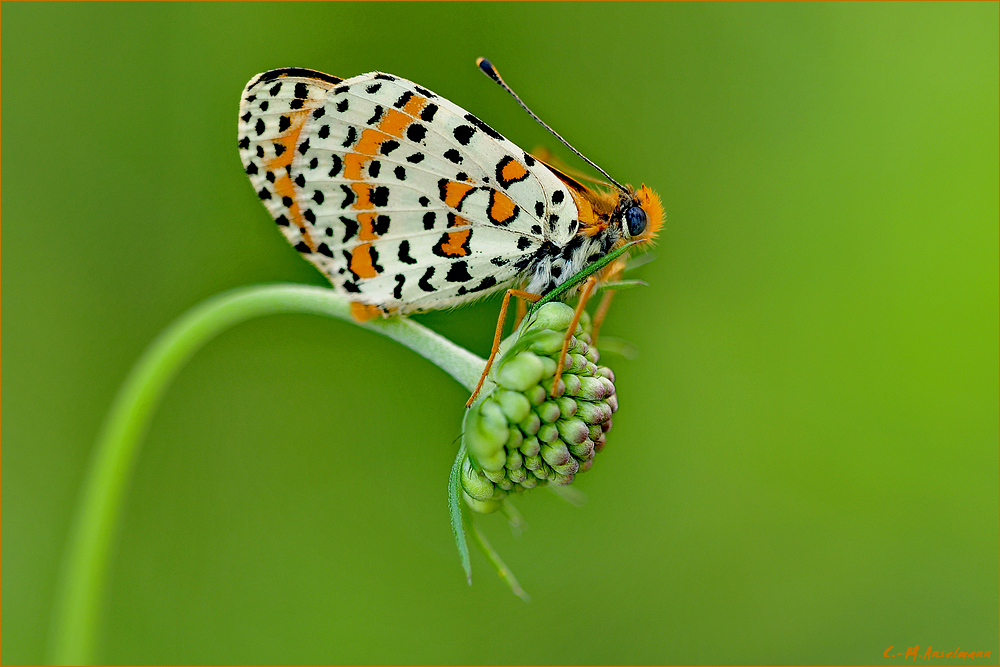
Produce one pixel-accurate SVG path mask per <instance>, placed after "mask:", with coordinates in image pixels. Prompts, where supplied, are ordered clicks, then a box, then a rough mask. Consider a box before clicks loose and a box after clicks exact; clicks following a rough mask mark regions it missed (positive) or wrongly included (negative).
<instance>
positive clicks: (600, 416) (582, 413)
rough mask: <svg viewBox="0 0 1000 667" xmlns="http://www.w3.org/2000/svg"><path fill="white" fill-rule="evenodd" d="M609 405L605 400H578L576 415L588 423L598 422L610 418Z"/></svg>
mask: <svg viewBox="0 0 1000 667" xmlns="http://www.w3.org/2000/svg"><path fill="white" fill-rule="evenodd" d="M611 412H612V410H611V406H610V405H608V402H607V401H601V402H598V403H591V402H590V401H580V408H579V409H578V410H577V412H576V416H577V417H578V418H579V419H582V420H583V421H585V422H586V423H588V424H600V423H601V422H606V421H608V420H609V419H611Z"/></svg>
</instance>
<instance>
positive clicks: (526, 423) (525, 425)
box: [517, 412, 542, 435]
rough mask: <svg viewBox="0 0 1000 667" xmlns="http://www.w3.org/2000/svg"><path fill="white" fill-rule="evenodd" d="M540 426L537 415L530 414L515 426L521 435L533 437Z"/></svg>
mask: <svg viewBox="0 0 1000 667" xmlns="http://www.w3.org/2000/svg"><path fill="white" fill-rule="evenodd" d="M541 426H542V420H541V418H540V417H539V416H538V414H537V413H535V412H532V413H531V414H529V415H528V416H527V417H525V418H524V419H523V420H522V421H521V423H520V424H518V425H517V427H518V428H519V429H521V433H523V434H525V435H535V434H536V433H538V429H539V428H541Z"/></svg>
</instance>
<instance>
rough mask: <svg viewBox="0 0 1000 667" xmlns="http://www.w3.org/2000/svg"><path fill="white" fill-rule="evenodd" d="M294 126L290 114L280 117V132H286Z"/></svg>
mask: <svg viewBox="0 0 1000 667" xmlns="http://www.w3.org/2000/svg"><path fill="white" fill-rule="evenodd" d="M291 126H292V119H291V118H289V117H288V116H281V117H279V118H278V132H284V131H285V130H287V129H288V128H290V127H291Z"/></svg>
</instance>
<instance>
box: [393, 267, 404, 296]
mask: <svg viewBox="0 0 1000 667" xmlns="http://www.w3.org/2000/svg"><path fill="white" fill-rule="evenodd" d="M405 284H406V276H404V275H403V274H402V273H397V274H396V286H395V287H393V288H392V296H393V297H394V298H396V299H402V298H403V285H405Z"/></svg>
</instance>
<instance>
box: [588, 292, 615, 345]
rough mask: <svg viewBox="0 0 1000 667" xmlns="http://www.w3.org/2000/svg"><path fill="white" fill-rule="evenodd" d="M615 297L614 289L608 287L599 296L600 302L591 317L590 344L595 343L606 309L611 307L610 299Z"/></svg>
mask: <svg viewBox="0 0 1000 667" xmlns="http://www.w3.org/2000/svg"><path fill="white" fill-rule="evenodd" d="M613 298H615V291H614V290H613V289H609V290H607V291H606V292H605V293H604V296H602V297H601V302H600V303H599V304H597V310H595V311H594V317H593V318H591V322H592V323H593V328H592V329H591V332H590V344H591V345H597V334H598V332H599V331H600V330H601V325H602V324H604V318H605V317H607V316H608V309H610V308H611V299H613Z"/></svg>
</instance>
